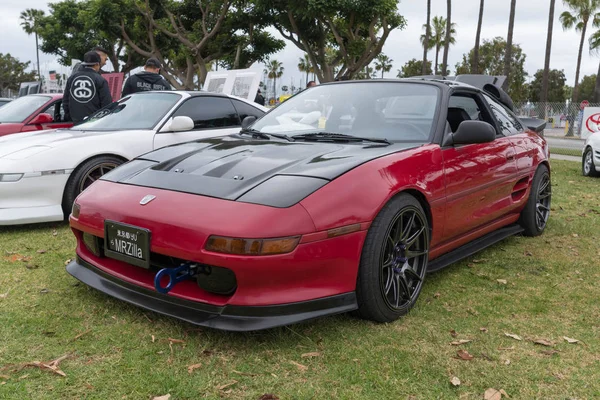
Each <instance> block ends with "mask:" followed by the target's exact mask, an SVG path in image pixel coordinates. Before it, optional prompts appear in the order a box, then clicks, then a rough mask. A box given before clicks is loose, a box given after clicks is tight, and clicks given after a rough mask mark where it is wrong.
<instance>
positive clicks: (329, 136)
mask: <svg viewBox="0 0 600 400" xmlns="http://www.w3.org/2000/svg"><path fill="white" fill-rule="evenodd" d="M292 138H294V139H304V140H319V139H326V140H338V141H350V142H372V143H384V144H388V145H390V144H392V142H390V141H389V140H387V139H384V138H366V137H360V136H352V135H345V134H343V133H332V132H317V133H305V134H302V135H294V136H292Z"/></svg>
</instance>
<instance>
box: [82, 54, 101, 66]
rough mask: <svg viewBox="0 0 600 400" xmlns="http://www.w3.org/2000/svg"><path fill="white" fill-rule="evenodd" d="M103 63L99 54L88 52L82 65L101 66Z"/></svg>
mask: <svg viewBox="0 0 600 400" xmlns="http://www.w3.org/2000/svg"><path fill="white" fill-rule="evenodd" d="M101 61H102V60H100V55H98V53H96V52H95V51H88V52H87V53H85V55H84V56H83V62H82V63H81V65H86V66H87V65H96V64H100V62H101Z"/></svg>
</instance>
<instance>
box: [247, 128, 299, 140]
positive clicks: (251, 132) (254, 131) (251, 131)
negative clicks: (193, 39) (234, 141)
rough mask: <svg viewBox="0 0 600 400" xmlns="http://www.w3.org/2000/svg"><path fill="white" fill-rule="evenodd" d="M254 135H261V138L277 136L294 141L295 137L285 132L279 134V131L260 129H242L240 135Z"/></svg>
mask: <svg viewBox="0 0 600 400" xmlns="http://www.w3.org/2000/svg"><path fill="white" fill-rule="evenodd" d="M243 134H246V135H252V137H259V138H261V139H271V136H273V137H276V138H278V139H284V140H287V141H288V142H293V141H294V139H293V138H291V137H289V136H288V135H283V134H279V133H266V132H261V131H259V130H258V129H242V130H241V131H240V135H243Z"/></svg>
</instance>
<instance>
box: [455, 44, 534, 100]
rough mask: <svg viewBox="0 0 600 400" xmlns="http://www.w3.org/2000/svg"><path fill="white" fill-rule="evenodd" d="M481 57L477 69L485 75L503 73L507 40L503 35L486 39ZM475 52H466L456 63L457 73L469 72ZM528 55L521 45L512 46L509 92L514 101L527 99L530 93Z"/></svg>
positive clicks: (481, 49) (481, 48) (482, 46)
mask: <svg viewBox="0 0 600 400" xmlns="http://www.w3.org/2000/svg"><path fill="white" fill-rule="evenodd" d="M479 52H480V59H479V65H478V67H477V70H478V71H479V73H480V74H484V75H503V73H504V64H505V63H504V57H505V54H506V41H505V40H504V38H502V37H496V38H494V39H492V40H484V41H483V44H482V45H481V47H480V48H479ZM473 53H474V51H473V50H471V51H470V52H469V54H464V55H463V59H462V61H461V62H460V63H458V64H456V74H457V75H459V74H468V73H469V71H470V70H471V66H472V65H473ZM526 57H527V56H526V55H525V54H524V53H523V50H522V49H521V47H520V46H519V45H513V46H512V52H511V61H510V65H511V73H510V80H509V82H508V93H509V94H510V96H511V97H512V98H513V100H514V101H517V102H518V101H526V100H527V97H528V95H529V93H528V92H527V87H526V85H525V82H526V78H527V75H528V74H527V72H526V71H525V59H526Z"/></svg>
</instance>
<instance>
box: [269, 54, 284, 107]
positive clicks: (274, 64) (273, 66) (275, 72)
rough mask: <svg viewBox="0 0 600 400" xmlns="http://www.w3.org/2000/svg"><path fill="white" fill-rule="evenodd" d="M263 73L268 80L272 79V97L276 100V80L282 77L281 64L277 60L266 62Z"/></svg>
mask: <svg viewBox="0 0 600 400" xmlns="http://www.w3.org/2000/svg"><path fill="white" fill-rule="evenodd" d="M265 73H266V74H267V76H268V77H269V79H273V97H274V98H275V99H277V78H281V76H282V75H283V63H280V62H279V61H277V60H268V61H267V68H266V69H265Z"/></svg>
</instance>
